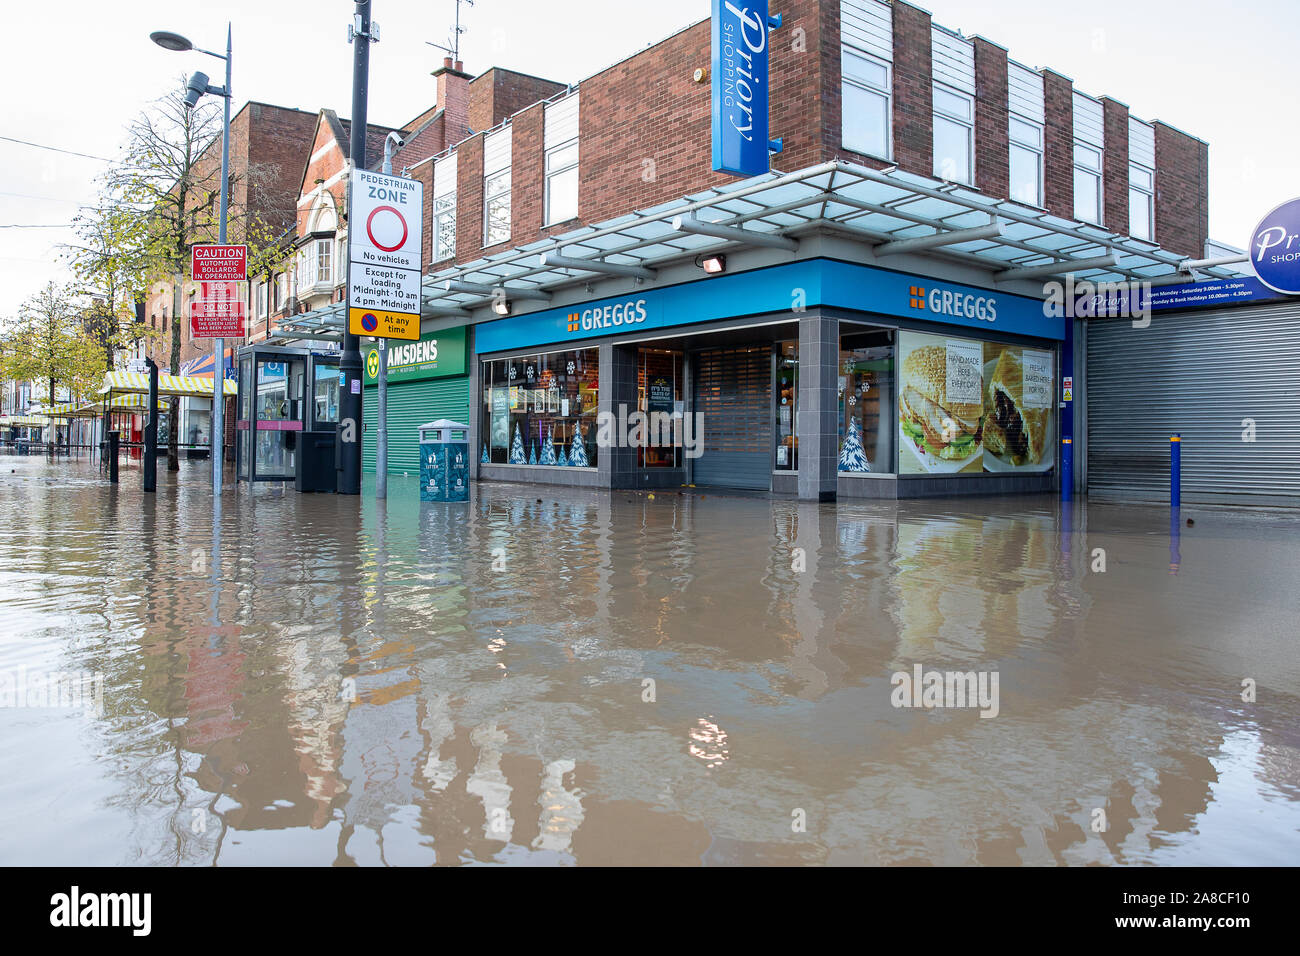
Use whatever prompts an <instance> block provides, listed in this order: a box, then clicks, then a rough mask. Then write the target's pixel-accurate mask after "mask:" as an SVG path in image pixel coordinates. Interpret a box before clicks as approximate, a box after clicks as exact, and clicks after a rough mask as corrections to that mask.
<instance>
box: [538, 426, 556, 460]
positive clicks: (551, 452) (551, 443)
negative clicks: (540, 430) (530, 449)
mask: <svg viewBox="0 0 1300 956" xmlns="http://www.w3.org/2000/svg"><path fill="white" fill-rule="evenodd" d="M538 464H542V465H554V464H556V460H555V436H554V433H553V432H552V431H551V429H549V428H548V429H547V430H546V438H545V439H543V441H542V457H541V458H540V459H539V460H538Z"/></svg>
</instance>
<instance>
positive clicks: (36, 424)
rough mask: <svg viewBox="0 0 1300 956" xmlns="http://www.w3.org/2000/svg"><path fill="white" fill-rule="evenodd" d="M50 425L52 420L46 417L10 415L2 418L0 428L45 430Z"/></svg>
mask: <svg viewBox="0 0 1300 956" xmlns="http://www.w3.org/2000/svg"><path fill="white" fill-rule="evenodd" d="M49 423H50V420H49V419H48V418H46V417H45V416H44V415H8V416H5V417H4V418H0V428H10V427H13V426H23V427H29V428H44V427H45V426H46V425H48V424H49Z"/></svg>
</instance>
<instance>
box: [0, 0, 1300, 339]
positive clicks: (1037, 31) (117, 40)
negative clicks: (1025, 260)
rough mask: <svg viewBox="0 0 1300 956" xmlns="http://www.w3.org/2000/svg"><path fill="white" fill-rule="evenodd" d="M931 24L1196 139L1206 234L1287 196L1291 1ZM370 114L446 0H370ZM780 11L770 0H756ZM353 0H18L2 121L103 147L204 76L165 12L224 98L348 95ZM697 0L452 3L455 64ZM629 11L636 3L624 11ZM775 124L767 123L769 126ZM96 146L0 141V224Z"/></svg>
mask: <svg viewBox="0 0 1300 956" xmlns="http://www.w3.org/2000/svg"><path fill="white" fill-rule="evenodd" d="M920 5H921V6H923V7H925V8H926V9H928V10H929V11H930V12H931V13H932V14H933V15H934V19H935V22H937V23H942V24H943V25H945V26H948V27H952V28H955V29H959V30H961V31H962V32H963V33H964V34H966V35H967V36H972V35H976V34H978V35H981V36H984V37H987V38H988V39H990V40H992V41H994V42H996V43H999V44H1000V45H1002V46H1004V47H1007V48H1008V50H1009V51H1010V55H1011V56H1012V57H1014V58H1016V59H1018V60H1020V61H1021V62H1023V63H1026V64H1028V65H1030V66H1035V67H1041V66H1050V67H1052V68H1053V69H1055V70H1057V71H1058V72H1060V73H1063V74H1065V75H1066V76H1069V77H1071V78H1072V79H1073V80H1074V82H1075V86H1076V87H1077V88H1078V89H1081V90H1083V91H1085V92H1087V93H1091V94H1093V95H1103V94H1108V95H1112V96H1114V97H1115V98H1117V99H1119V100H1121V101H1123V102H1125V103H1127V104H1128V105H1129V108H1130V109H1131V110H1132V111H1133V113H1134V115H1136V116H1139V117H1141V118H1143V119H1147V120H1152V119H1160V120H1164V121H1165V122H1167V123H1170V124H1172V125H1174V126H1176V127H1178V128H1179V129H1182V130H1184V131H1186V132H1188V133H1191V134H1193V135H1195V136H1198V137H1200V138H1201V139H1204V140H1206V141H1207V142H1208V143H1209V144H1210V235H1211V236H1212V237H1213V238H1215V239H1218V240H1220V241H1222V242H1226V243H1229V244H1231V245H1235V246H1239V247H1241V246H1245V245H1246V243H1247V241H1248V240H1249V234H1250V231H1251V229H1252V227H1253V226H1254V225H1255V223H1256V222H1257V221H1258V219H1259V218H1260V217H1261V216H1262V215H1263V214H1264V213H1266V212H1268V211H1269V210H1270V209H1272V208H1273V207H1274V206H1276V205H1277V204H1279V203H1280V202H1282V201H1284V200H1286V199H1289V198H1292V197H1294V196H1296V195H1300V128H1298V127H1297V124H1296V123H1295V122H1294V116H1295V106H1294V102H1295V84H1294V77H1295V68H1296V58H1297V52H1296V42H1297V38H1298V37H1300V3H1296V0H1259V2H1255V3H1249V4H1246V3H1241V4H1236V5H1230V4H1224V3H1222V2H1216V3H1210V2H1206V0H1183V2H1180V3H1177V4H1171V3H1167V2H1153V0H1090V2H1079V0H930V2H928V3H922V4H920ZM374 9H375V17H376V19H377V20H378V21H379V23H380V25H381V27H382V37H381V42H380V43H379V44H378V46H376V47H375V48H374V49H373V51H372V54H371V98H370V120H371V121H372V122H376V123H383V124H386V125H392V126H397V125H400V124H402V123H404V122H406V121H407V120H409V119H410V118H412V117H413V116H415V115H417V114H418V113H420V112H421V111H423V110H424V109H426V108H428V106H429V105H430V104H431V103H432V102H433V90H434V81H433V79H432V78H431V77H430V76H429V73H430V71H431V70H433V69H434V68H436V67H437V66H439V65H441V62H442V56H443V53H442V52H441V51H440V50H436V49H434V48H433V47H430V46H426V45H425V42H424V41H426V40H432V41H435V42H438V43H446V42H447V40H448V39H449V35H450V32H451V24H452V20H453V16H454V10H455V3H454V0H418V2H416V0H375V3H374ZM771 9H772V11H773V12H780V9H781V5H780V2H779V0H772V7H771ZM352 10H353V4H352V3H351V2H346V0H225V2H221V3H218V2H215V0H209V2H205V3H191V4H182V3H176V2H174V0H166V2H165V0H131V2H129V3H106V2H103V0H94V2H90V0H45V2H44V3H35V4H29V5H26V6H25V7H24V9H23V14H22V21H23V22H21V23H18V24H15V25H14V26H15V29H17V30H18V33H17V34H15V35H14V36H13V37H11V42H10V44H9V45H8V46H7V47H6V50H5V55H4V57H0V88H2V89H3V90H4V94H3V95H4V99H3V111H0V136H3V137H9V138H13V139H21V140H28V141H31V142H34V143H40V144H44V145H48V146H56V147H60V148H63V149H68V150H73V151H76V152H80V153H87V154H91V155H93V156H98V157H110V158H111V157H114V156H116V155H118V154H119V151H120V148H121V145H122V139H123V130H124V129H125V127H126V124H127V123H128V122H129V121H130V120H131V119H132V117H134V116H135V115H136V114H138V113H139V112H140V110H141V109H143V108H144V107H145V106H146V105H147V104H148V103H149V102H150V101H151V100H153V99H155V98H157V97H158V96H159V95H161V94H162V93H163V92H164V91H166V90H167V89H168V88H169V86H170V85H171V84H173V83H175V82H176V80H177V78H178V77H179V76H180V75H181V74H182V73H188V72H191V71H193V70H196V69H201V70H203V71H204V72H206V73H208V74H209V75H210V76H212V78H213V82H214V83H217V84H219V83H220V82H221V79H220V77H221V70H222V63H221V62H220V61H219V60H214V59H212V58H210V57H206V56H203V55H202V54H199V53H187V54H180V53H169V52H167V51H165V50H162V49H160V48H158V47H156V46H154V45H153V44H152V43H151V42H150V41H149V38H148V34H149V32H150V31H152V30H159V29H167V30H172V31H175V32H177V33H182V34H184V35H186V36H188V37H189V38H190V39H191V40H192V41H193V42H194V43H196V44H197V45H199V46H203V47H207V48H208V49H221V48H223V46H224V41H225V25H226V21H227V20H230V21H232V22H233V24H234V43H235V46H234V49H235V56H234V64H235V74H234V83H233V86H234V90H235V98H236V108H238V106H239V105H242V104H243V103H244V101H246V100H249V99H256V100H261V101H264V102H269V103H277V104H281V105H284V106H294V107H298V108H300V109H305V110H309V111H312V112H315V111H316V110H318V109H320V108H321V107H324V106H328V107H331V108H333V109H335V110H337V111H338V112H339V114H340V115H341V116H347V115H348V114H349V113H350V111H351V102H352V100H351V83H352V68H351V47H350V46H349V45H348V44H347V42H346V31H347V24H348V22H349V21H350V19H351V14H352ZM708 12H709V2H708V0H656V2H655V3H652V4H645V5H640V4H638V5H636V6H632V5H625V4H621V3H613V2H610V0H557V2H553V3H538V2H537V0H476V3H475V5H474V6H473V7H472V8H471V7H468V6H462V16H463V24H464V25H465V26H466V27H467V28H468V32H467V33H466V34H465V35H464V36H463V37H462V40H461V58H462V59H463V60H464V61H465V68H466V70H467V71H468V72H470V73H472V74H477V73H480V72H482V71H483V70H485V69H487V68H488V67H490V66H503V67H509V68H511V69H516V70H520V71H522V72H525V73H533V74H537V75H540V76H545V77H548V78H551V79H555V80H561V81H565V82H570V83H572V82H577V81H579V80H581V79H583V78H584V77H586V76H589V75H591V74H592V73H595V72H597V71H598V70H600V69H602V68H604V67H606V66H608V65H609V64H611V63H614V62H616V61H618V60H620V59H622V58H623V57H625V56H627V55H629V54H631V53H634V52H636V51H637V50H639V49H642V48H644V47H645V46H648V45H649V44H651V43H653V42H655V41H658V40H660V39H662V38H663V37H665V36H667V35H669V34H671V33H673V32H675V31H677V30H678V29H680V28H681V27H683V26H685V25H687V24H689V23H691V22H694V21H695V20H699V19H702V18H704V17H706V16H707V15H708ZM633 14H635V15H634V16H633ZM781 133H782V131H781V130H779V129H775V128H774V129H773V131H772V135H774V136H778V135H781ZM104 165H105V164H104V163H102V162H98V161H96V160H94V159H83V158H79V157H75V156H69V155H65V154H62V153H57V152H52V151H49V150H44V149H36V148H32V147H30V146H23V145H18V144H16V143H12V142H8V141H4V140H0V170H3V172H2V174H0V226H13V225H21V226H31V225H53V226H60V225H63V224H66V223H68V222H69V220H70V219H71V218H72V216H74V215H75V214H76V211H77V206H78V204H79V203H85V202H87V201H90V200H91V199H93V197H94V195H95V183H94V179H95V176H96V175H97V174H98V173H100V172H101V171H102V170H103V169H104ZM71 238H72V236H71V233H70V232H69V231H68V230H66V229H60V228H41V229H30V228H22V229H15V228H0V315H9V314H12V313H13V312H14V311H16V309H17V307H18V305H19V303H21V302H22V301H23V300H24V299H25V298H27V297H28V296H30V295H31V294H32V293H33V292H35V291H36V290H37V289H38V288H40V287H41V286H42V285H43V284H44V283H45V282H46V281H48V280H49V279H56V280H58V279H63V278H66V277H67V276H66V272H65V270H64V269H63V267H62V266H61V265H60V264H59V263H58V261H57V258H56V256H57V252H58V249H57V247H58V245H59V244H60V243H62V242H67V241H70V239H71Z"/></svg>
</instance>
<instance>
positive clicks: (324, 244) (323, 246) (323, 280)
mask: <svg viewBox="0 0 1300 956" xmlns="http://www.w3.org/2000/svg"><path fill="white" fill-rule="evenodd" d="M312 249H313V253H314V255H315V259H316V282H315V283H313V284H314V285H329V284H330V283H332V282H333V281H334V240H333V239H317V240H315V242H314V243H313V246H312ZM322 265H324V267H325V268H324V269H323V270H322V269H321V266H322Z"/></svg>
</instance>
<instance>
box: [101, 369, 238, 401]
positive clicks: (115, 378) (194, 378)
mask: <svg viewBox="0 0 1300 956" xmlns="http://www.w3.org/2000/svg"><path fill="white" fill-rule="evenodd" d="M223 385H224V387H223V394H225V395H235V394H237V393H238V390H239V389H238V386H237V385H236V384H235V383H234V382H233V381H231V380H230V379H225V381H224V383H223ZM110 391H111V392H135V393H137V394H141V395H147V394H148V393H149V376H148V375H146V374H145V373H143V372H108V373H106V374H105V375H104V385H103V387H102V388H101V389H100V390H99V394H101V395H103V394H104V393H106V392H110ZM158 394H159V395H183V396H189V397H192V398H211V397H212V378H211V376H209V377H207V378H204V377H203V376H201V375H159V376H158Z"/></svg>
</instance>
